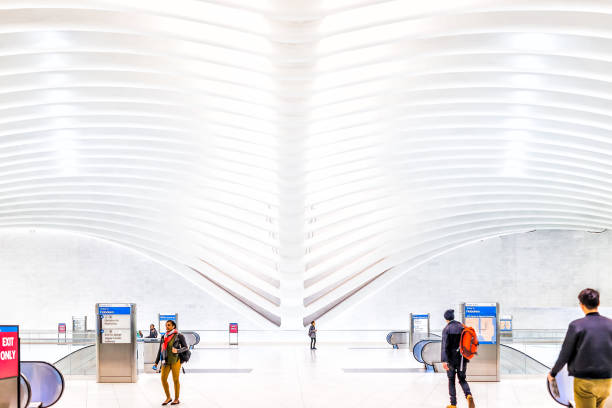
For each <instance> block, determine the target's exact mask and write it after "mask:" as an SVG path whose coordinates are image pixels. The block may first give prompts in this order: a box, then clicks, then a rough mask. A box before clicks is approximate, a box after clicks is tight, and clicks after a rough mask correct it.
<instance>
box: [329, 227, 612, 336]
mask: <svg viewBox="0 0 612 408" xmlns="http://www.w3.org/2000/svg"><path fill="white" fill-rule="evenodd" d="M585 287H594V288H596V289H598V290H600V291H601V294H602V305H603V306H605V307H604V308H603V309H602V310H603V311H604V313H607V314H608V315H612V242H611V239H610V233H609V232H604V233H589V232H582V231H554V230H553V231H534V232H530V233H524V234H517V235H510V236H504V237H499V238H493V239H489V240H485V241H481V242H476V243H473V244H470V245H467V246H464V247H461V248H458V249H456V250H453V251H451V252H448V253H446V254H444V255H442V256H440V257H438V258H436V259H433V260H431V261H429V262H427V263H426V264H424V265H421V266H420V267H417V268H415V269H413V270H411V271H407V272H406V274H404V275H403V276H402V277H400V278H399V279H397V280H396V281H394V282H393V283H392V284H390V285H388V286H386V287H383V288H382V289H380V290H379V291H377V292H376V293H373V294H371V295H370V296H368V297H367V298H365V299H364V300H363V301H362V302H360V303H359V304H357V305H355V306H354V307H353V308H351V309H349V310H347V311H346V312H344V313H342V314H340V315H338V316H334V317H332V318H330V319H328V320H327V321H324V320H322V322H321V323H322V324H329V325H330V326H334V327H337V328H353V327H356V326H358V325H360V326H361V327H364V328H370V329H374V328H380V327H393V328H401V327H408V325H409V319H408V317H409V314H410V313H411V312H412V313H422V312H430V313H432V316H431V327H432V329H439V328H441V327H442V326H443V324H444V321H443V317H442V314H443V313H444V310H445V309H447V308H449V307H454V308H458V306H457V305H458V304H459V303H460V302H462V301H467V302H487V301H490V302H494V301H498V302H500V305H501V312H502V314H512V315H513V316H514V327H515V328H517V329H535V328H545V329H564V328H566V327H567V324H568V323H569V322H570V321H571V320H573V319H575V318H578V317H580V316H581V312H580V310H579V308H578V300H577V298H576V296H577V294H578V292H579V291H580V290H581V289H583V288H585Z"/></svg>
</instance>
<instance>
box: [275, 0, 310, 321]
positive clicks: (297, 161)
mask: <svg viewBox="0 0 612 408" xmlns="http://www.w3.org/2000/svg"><path fill="white" fill-rule="evenodd" d="M316 3H317V2H316V1H312V2H310V1H309V2H296V1H290V2H287V1H283V2H279V9H280V10H281V14H280V15H279V16H278V19H275V20H274V21H272V22H271V24H272V26H273V30H272V32H273V33H274V34H273V35H274V38H273V40H274V43H275V45H276V50H277V54H276V58H275V63H276V66H277V69H278V72H277V76H276V78H277V81H278V97H279V117H278V138H279V144H278V148H279V162H278V174H279V205H280V208H279V217H280V219H279V233H280V237H279V238H280V239H279V242H280V254H279V255H280V256H279V265H278V269H279V275H280V298H281V309H280V310H281V328H283V329H289V330H291V329H300V328H302V318H303V316H304V303H303V299H304V273H305V264H304V253H305V246H304V242H305V240H304V238H305V237H304V234H305V229H304V224H305V221H306V220H305V203H306V180H305V154H304V151H305V146H306V140H307V138H308V134H309V131H310V120H311V95H312V82H313V68H314V63H313V58H312V55H313V52H314V46H315V43H314V40H313V38H315V37H314V36H313V34H314V33H315V32H316V26H317V24H318V21H317V20H318V19H317V17H316V15H315V14H314V13H313V11H314V10H315V7H316Z"/></svg>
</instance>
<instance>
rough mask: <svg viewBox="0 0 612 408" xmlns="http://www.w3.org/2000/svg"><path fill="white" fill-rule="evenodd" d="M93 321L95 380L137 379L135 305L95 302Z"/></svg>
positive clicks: (107, 381)
mask: <svg viewBox="0 0 612 408" xmlns="http://www.w3.org/2000/svg"><path fill="white" fill-rule="evenodd" d="M96 321H97V324H96V329H97V330H96V333H97V334H96V358H97V368H98V370H97V381H98V382H99V383H123V382H127V383H129V382H137V381H138V366H137V361H136V360H137V357H136V356H137V345H136V305H135V304H134V303H98V304H96Z"/></svg>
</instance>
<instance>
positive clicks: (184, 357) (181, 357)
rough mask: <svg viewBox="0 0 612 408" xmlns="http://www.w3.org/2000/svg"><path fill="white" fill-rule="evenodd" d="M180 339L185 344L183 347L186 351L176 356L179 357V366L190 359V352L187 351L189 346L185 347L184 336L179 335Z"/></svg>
mask: <svg viewBox="0 0 612 408" xmlns="http://www.w3.org/2000/svg"><path fill="white" fill-rule="evenodd" d="M180 337H181V338H182V339H183V341H184V342H185V343H184V345H185V347H187V350H185V351H183V352H181V353H179V354H178V356H179V360H181V364H185V363H186V362H188V361H189V359H190V358H191V350H189V346H188V345H187V340H185V336H183V335H182V334H180Z"/></svg>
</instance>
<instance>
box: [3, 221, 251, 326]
mask: <svg viewBox="0 0 612 408" xmlns="http://www.w3.org/2000/svg"><path fill="white" fill-rule="evenodd" d="M0 270H1V276H2V285H1V286H2V293H3V295H2V296H1V297H0V322H2V323H18V324H20V325H22V328H23V329H52V330H56V329H57V323H58V322H66V323H68V325H69V327H70V325H71V317H72V316H73V315H84V314H86V315H88V316H89V317H88V325H89V328H92V325H91V324H89V322H93V320H92V319H93V317H94V307H95V303H97V302H134V303H136V304H137V311H138V326H139V327H140V328H142V329H148V326H149V323H154V322H155V321H156V320H157V313H158V312H162V313H164V312H173V311H178V312H179V313H180V314H179V326H180V327H182V328H183V329H198V328H207V329H222V330H227V324H228V322H230V321H231V322H234V321H237V322H239V323H240V324H241V328H243V329H247V328H258V327H259V326H257V325H254V324H253V323H252V322H251V321H250V320H249V319H248V318H246V317H245V316H243V315H241V314H240V313H239V312H237V311H236V310H233V309H231V308H229V307H227V306H226V305H224V304H222V303H221V302H219V301H217V300H215V299H214V298H213V297H211V296H210V295H209V294H208V293H207V292H205V291H203V290H202V289H200V288H199V287H196V286H195V285H193V284H192V283H190V282H189V281H187V280H186V279H184V278H182V277H181V276H179V275H178V274H176V273H174V272H172V271H170V270H168V269H167V268H166V267H165V266H163V265H161V264H159V263H157V262H155V261H153V260H152V259H150V258H148V257H146V256H143V255H142V254H140V253H137V252H134V251H131V250H127V249H125V248H124V247H121V246H118V245H115V244H113V243H110V242H107V241H102V240H98V239H93V238H89V237H85V236H80V235H73V234H64V233H58V232H53V231H46V230H37V231H33V232H28V231H18V230H17V231H13V230H10V231H8V230H0ZM239 306H240V305H239Z"/></svg>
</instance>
